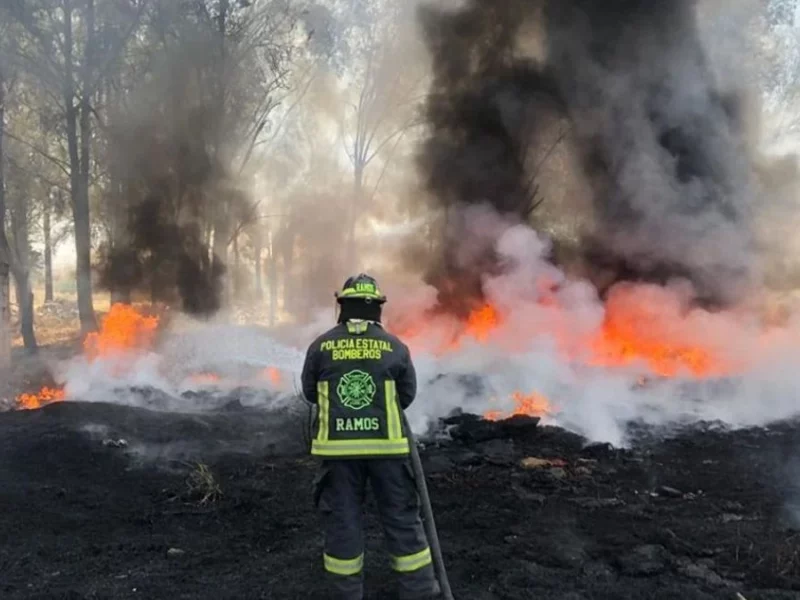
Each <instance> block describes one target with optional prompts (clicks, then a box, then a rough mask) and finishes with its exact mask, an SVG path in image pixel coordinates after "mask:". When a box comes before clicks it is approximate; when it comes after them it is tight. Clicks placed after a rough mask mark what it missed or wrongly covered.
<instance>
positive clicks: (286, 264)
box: [281, 224, 296, 311]
mask: <svg viewBox="0 0 800 600" xmlns="http://www.w3.org/2000/svg"><path fill="white" fill-rule="evenodd" d="M282 237H283V239H282V240H281V246H282V248H281V255H282V258H283V306H284V308H286V309H287V310H290V311H291V310H292V307H294V306H295V302H294V300H295V287H296V285H295V283H296V282H295V280H294V273H293V272H292V271H293V266H294V232H293V231H292V226H291V224H289V225H287V228H286V230H285V231H284V234H283V236H282Z"/></svg>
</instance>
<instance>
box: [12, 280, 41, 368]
mask: <svg viewBox="0 0 800 600" xmlns="http://www.w3.org/2000/svg"><path fill="white" fill-rule="evenodd" d="M14 288H15V290H16V292H17V304H18V305H19V322H20V332H21V333H22V341H23V342H24V344H25V349H26V350H27V351H28V352H29V353H30V354H36V352H37V351H38V350H39V345H38V344H37V343H36V334H35V333H34V331H33V292H32V291H31V280H30V273H29V272H28V269H27V267H26V266H24V265H21V266H19V267H18V268H16V269H14Z"/></svg>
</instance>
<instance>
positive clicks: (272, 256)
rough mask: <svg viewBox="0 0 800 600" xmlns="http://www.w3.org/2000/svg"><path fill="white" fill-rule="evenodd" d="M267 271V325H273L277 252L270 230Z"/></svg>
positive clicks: (276, 307) (275, 302)
mask: <svg viewBox="0 0 800 600" xmlns="http://www.w3.org/2000/svg"><path fill="white" fill-rule="evenodd" d="M268 244H269V247H268V250H267V252H268V255H267V258H268V259H269V272H268V273H267V278H268V279H269V326H270V327H274V326H275V316H276V315H277V313H278V253H277V251H276V250H277V248H275V236H274V235H273V234H272V232H270V234H269V239H268Z"/></svg>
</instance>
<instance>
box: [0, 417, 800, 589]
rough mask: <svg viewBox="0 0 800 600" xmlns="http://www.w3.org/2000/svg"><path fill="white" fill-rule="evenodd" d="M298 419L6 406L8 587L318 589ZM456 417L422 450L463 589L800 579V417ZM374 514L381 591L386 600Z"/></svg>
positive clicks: (1, 522) (309, 468)
mask: <svg viewBox="0 0 800 600" xmlns="http://www.w3.org/2000/svg"><path fill="white" fill-rule="evenodd" d="M304 423H305V421H304V418H303V415H301V414H297V413H286V412H285V413H273V414H267V413H263V412H258V411H255V410H252V409H242V408H238V409H236V407H233V409H231V410H227V411H219V412H215V413H208V414H200V415H197V414H195V415H180V414H167V413H159V412H153V411H149V410H144V409H135V408H130V407H123V406H114V405H104V404H81V403H63V404H57V405H52V406H49V407H46V408H45V409H43V410H40V411H30V412H28V411H25V412H13V413H4V414H0V482H1V485H2V487H0V540H2V544H0V598H3V599H5V600H18V599H23V598H24V599H31V600H33V599H50V598H64V599H74V600H79V599H100V598H103V599H114V600H121V599H126V598H146V599H169V600H178V599H183V598H186V599H189V598H191V599H209V600H210V599H214V600H220V599H248V598H274V599H287V600H288V599H291V600H300V599H305V598H324V597H325V594H324V578H323V573H322V568H321V560H320V553H321V540H320V535H319V529H318V521H317V518H316V516H315V514H314V512H313V508H312V505H311V498H310V493H309V492H310V487H311V481H312V478H313V475H314V461H313V460H311V459H309V458H308V457H306V456H305V455H304V454H303V443H304V442H303V431H304V427H303V425H304ZM450 425H451V426H452V432H451V433H452V434H453V438H454V439H453V440H452V441H442V442H438V443H434V442H431V443H429V444H428V445H427V447H425V448H424V450H423V457H424V461H425V463H426V465H427V469H428V472H429V477H428V480H429V487H430V489H431V492H432V495H433V500H434V510H435V513H436V517H437V524H438V526H439V532H440V537H441V539H442V544H443V549H444V554H445V558H446V561H447V565H448V570H449V574H450V578H451V581H452V585H453V589H454V592H455V594H456V597H457V598H460V599H470V600H494V599H497V600H500V599H502V600H517V599H529V598H548V599H554V600H559V599H561V600H595V599H608V600H625V599H634V598H642V599H650V598H655V599H670V598H674V599H676V600H677V599H680V600H689V599H695V598H696V599H715V598H720V599H722V598H727V599H731V600H734V599H736V598H738V597H739V596H737V594H741V597H744V598H746V599H747V600H767V599H770V600H779V599H789V598H800V531H798V529H796V528H793V524H792V523H793V522H792V520H791V518H790V513H791V511H790V508H791V504H792V501H793V493H794V492H797V491H798V490H797V489H796V488H793V487H792V482H793V481H794V482H800V469H797V468H795V467H793V465H794V464H797V456H798V455H797V452H798V449H799V448H800V424H796V423H795V424H780V425H776V426H774V427H772V428H769V429H759V430H746V431H737V432H727V431H725V430H724V429H722V428H720V427H715V426H713V425H710V424H705V425H703V426H698V427H697V428H695V429H694V430H692V431H684V432H682V433H677V434H674V435H672V436H671V437H668V438H666V439H664V438H663V437H662V436H660V435H656V432H652V431H641V432H639V435H638V441H637V442H636V444H635V445H634V448H633V449H632V450H617V449H614V448H610V447H607V446H602V445H592V446H586V445H585V444H584V443H583V441H582V440H581V439H580V438H578V437H577V436H574V435H572V434H569V433H567V432H565V431H563V430H560V429H556V428H549V427H542V426H537V424H536V422H535V421H533V420H526V419H521V420H515V421H511V422H505V423H500V424H490V423H485V422H482V421H477V420H475V419H473V418H470V417H459V418H455V419H453V420H452V421H451V423H450ZM526 458H527V459H529V460H527V461H524V462H523V459H526ZM198 463H201V464H202V465H204V466H205V467H203V468H199V467H198V466H197V465H198ZM204 468H207V469H208V472H209V473H211V475H212V476H213V481H214V482H216V484H217V485H218V489H217V488H215V487H214V485H205V484H203V481H206V482H208V481H210V480H204V479H203V476H202V475H203V473H204V472H205V471H204V470H203V469H204ZM207 494H210V496H209V497H208V498H206V499H205V500H206V501H205V502H203V499H204V498H203V497H204V496H206V495H207ZM798 496H799V497H800V494H799V495H798ZM798 513H800V510H798ZM367 523H368V535H367V545H368V558H367V585H368V589H369V593H368V596H367V597H368V598H371V599H378V598H380V599H390V598H392V597H394V596H393V594H392V591H391V590H392V580H391V577H387V574H388V573H389V570H388V567H387V561H386V558H385V555H384V553H383V549H382V546H381V542H382V540H381V535H380V529H379V527H378V525H377V523H376V521H375V519H374V518H370V519H368V521H367Z"/></svg>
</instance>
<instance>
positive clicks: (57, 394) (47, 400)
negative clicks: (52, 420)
mask: <svg viewBox="0 0 800 600" xmlns="http://www.w3.org/2000/svg"><path fill="white" fill-rule="evenodd" d="M64 397H65V395H64V390H59V389H55V388H49V387H44V388H42V389H41V390H39V392H38V393H37V394H20V395H19V396H17V407H18V408H19V409H20V410H35V409H37V408H42V407H43V406H46V405H48V404H52V403H54V402H61V401H62V400H64Z"/></svg>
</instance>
